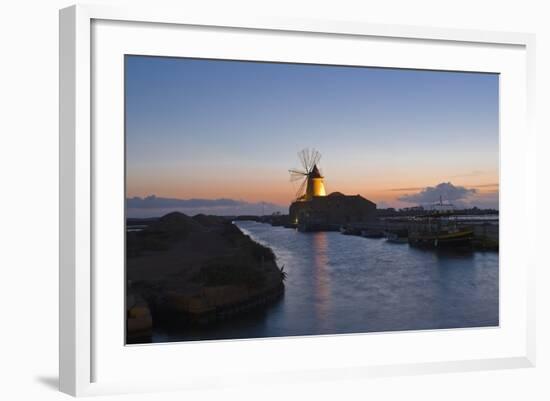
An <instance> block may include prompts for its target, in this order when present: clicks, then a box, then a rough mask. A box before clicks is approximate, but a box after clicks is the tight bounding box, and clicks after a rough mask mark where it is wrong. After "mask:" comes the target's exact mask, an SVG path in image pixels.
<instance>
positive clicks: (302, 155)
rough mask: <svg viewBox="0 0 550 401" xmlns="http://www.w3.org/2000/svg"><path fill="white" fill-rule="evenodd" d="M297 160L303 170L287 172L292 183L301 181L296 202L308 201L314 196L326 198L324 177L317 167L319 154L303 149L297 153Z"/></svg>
mask: <svg viewBox="0 0 550 401" xmlns="http://www.w3.org/2000/svg"><path fill="white" fill-rule="evenodd" d="M298 159H300V163H301V164H302V168H303V170H299V169H290V170H288V171H289V173H290V180H291V181H292V182H295V181H300V180H301V181H302V182H301V184H300V186H299V188H298V191H297V192H296V200H297V201H310V200H311V199H313V197H314V196H327V193H326V191H325V184H324V177H323V176H322V175H321V172H320V171H319V168H318V167H317V164H319V160H321V153H319V152H318V151H317V150H315V149H303V150H302V151H300V152H299V153H298Z"/></svg>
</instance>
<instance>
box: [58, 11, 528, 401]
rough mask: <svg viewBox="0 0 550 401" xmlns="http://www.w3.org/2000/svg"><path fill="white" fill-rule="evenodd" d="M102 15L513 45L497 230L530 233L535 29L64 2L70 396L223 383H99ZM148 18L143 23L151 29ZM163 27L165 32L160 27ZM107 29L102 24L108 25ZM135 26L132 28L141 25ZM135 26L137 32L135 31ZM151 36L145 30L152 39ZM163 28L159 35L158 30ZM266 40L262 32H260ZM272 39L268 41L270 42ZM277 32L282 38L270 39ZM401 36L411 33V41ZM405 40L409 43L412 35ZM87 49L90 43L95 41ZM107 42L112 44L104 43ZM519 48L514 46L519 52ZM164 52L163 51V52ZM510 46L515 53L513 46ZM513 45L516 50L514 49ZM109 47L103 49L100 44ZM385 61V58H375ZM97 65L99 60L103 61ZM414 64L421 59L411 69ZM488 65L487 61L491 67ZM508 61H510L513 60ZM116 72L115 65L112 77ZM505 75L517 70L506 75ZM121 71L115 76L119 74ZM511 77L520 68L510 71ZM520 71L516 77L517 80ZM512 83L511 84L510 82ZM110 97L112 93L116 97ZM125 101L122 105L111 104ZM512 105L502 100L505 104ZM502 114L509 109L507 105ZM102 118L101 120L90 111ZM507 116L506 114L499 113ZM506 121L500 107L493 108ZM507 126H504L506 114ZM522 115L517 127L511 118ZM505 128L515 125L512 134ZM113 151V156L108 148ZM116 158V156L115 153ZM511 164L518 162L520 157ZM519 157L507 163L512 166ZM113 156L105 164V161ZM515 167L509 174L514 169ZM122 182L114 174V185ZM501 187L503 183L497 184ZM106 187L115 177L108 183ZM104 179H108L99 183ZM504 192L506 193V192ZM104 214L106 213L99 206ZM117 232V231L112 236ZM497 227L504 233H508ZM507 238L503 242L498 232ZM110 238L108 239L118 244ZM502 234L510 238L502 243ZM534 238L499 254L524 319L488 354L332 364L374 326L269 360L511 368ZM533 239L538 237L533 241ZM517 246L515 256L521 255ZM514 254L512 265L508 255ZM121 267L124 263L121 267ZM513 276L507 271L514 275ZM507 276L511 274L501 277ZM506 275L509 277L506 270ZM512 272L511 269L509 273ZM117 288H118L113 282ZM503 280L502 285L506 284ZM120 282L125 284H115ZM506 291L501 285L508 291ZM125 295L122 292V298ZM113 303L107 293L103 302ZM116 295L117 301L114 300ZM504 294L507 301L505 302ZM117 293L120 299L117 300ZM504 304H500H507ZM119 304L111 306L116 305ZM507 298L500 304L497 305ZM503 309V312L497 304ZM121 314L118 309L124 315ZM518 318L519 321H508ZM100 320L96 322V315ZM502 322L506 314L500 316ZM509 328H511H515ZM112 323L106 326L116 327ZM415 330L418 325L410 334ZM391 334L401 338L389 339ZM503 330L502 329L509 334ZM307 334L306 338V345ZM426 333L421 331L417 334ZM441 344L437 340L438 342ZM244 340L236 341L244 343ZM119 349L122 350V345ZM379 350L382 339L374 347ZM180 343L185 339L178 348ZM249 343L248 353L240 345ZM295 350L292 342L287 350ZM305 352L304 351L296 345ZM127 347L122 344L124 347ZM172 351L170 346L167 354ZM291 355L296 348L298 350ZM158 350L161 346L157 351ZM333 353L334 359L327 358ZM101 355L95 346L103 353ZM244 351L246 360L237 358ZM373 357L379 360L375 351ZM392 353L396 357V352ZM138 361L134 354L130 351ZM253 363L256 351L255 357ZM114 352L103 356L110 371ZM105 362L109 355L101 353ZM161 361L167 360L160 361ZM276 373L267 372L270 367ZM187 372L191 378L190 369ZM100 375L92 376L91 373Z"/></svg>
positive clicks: (517, 358) (261, 345)
mask: <svg viewBox="0 0 550 401" xmlns="http://www.w3.org/2000/svg"><path fill="white" fill-rule="evenodd" d="M101 21H106V22H108V24H115V23H116V22H122V23H140V24H152V25H155V26H158V27H159V30H158V32H159V33H158V35H167V34H170V32H169V31H166V29H171V28H170V27H173V28H174V29H177V27H186V26H187V27H201V28H204V29H206V30H208V29H213V30H216V35H226V36H227V33H224V32H225V31H224V29H230V30H232V31H234V32H240V31H241V30H242V31H243V32H247V33H250V34H254V33H265V34H266V35H267V34H268V33H273V34H274V35H275V36H276V34H277V33H283V34H285V35H303V34H305V35H309V36H315V35H321V36H323V37H325V38H328V39H330V38H333V37H338V38H344V39H345V38H348V39H349V38H353V39H354V40H355V39H361V38H374V39H377V38H378V39H384V40H388V41H391V40H396V41H397V40H406V41H415V42H418V43H433V44H435V45H437V46H440V45H454V46H458V47H457V51H462V50H460V47H461V48H464V49H465V48H467V47H470V48H479V49H481V50H484V47H483V46H486V47H495V48H501V49H504V48H510V49H512V50H513V51H512V52H511V53H514V55H510V57H513V58H514V60H519V62H518V63H517V68H519V70H518V71H520V70H521V71H524V72H525V74H526V75H525V76H526V79H525V80H521V79H517V80H515V81H514V83H513V85H516V86H517V87H518V88H519V89H520V92H521V93H524V94H525V96H519V99H515V100H514V101H516V102H519V103H516V104H519V105H520V106H522V107H525V109H523V108H522V107H520V109H521V110H520V111H518V112H517V113H518V115H517V116H516V117H515V119H513V121H512V120H510V122H509V124H510V128H511V127H512V126H513V127H515V128H518V129H519V130H521V131H519V132H521V135H519V133H518V137H517V138H513V137H512V136H506V138H505V141H504V143H503V145H502V146H501V171H503V172H505V174H504V175H503V176H502V177H501V178H502V179H503V180H504V181H503V183H502V184H503V188H502V192H501V200H502V199H504V201H505V202H509V204H510V205H513V206H515V207H516V208H521V211H520V212H518V213H517V216H511V215H510V216H509V218H508V216H507V215H505V217H506V218H507V219H508V224H501V227H502V230H507V228H508V231H503V232H502V234H506V236H509V239H510V241H511V240H513V233H511V232H509V231H510V230H509V228H510V227H514V226H518V225H522V224H523V227H525V228H526V229H530V231H529V232H535V230H534V229H533V225H534V220H535V219H534V216H535V215H536V211H535V208H534V207H526V206H527V203H526V202H527V201H528V200H529V199H534V198H535V194H534V192H535V181H534V177H535V174H534V172H535V160H534V154H535V151H534V148H535V134H534V131H533V129H532V111H533V110H534V105H533V101H534V95H533V88H534V82H535V81H534V79H535V77H534V47H535V38H534V36H533V35H530V34H524V33H506V32H484V31H471V30H459V29H439V28H425V27H414V26H390V25H376V24H368V23H363V22H357V21H355V22H345V21H314V20H293V19H286V18H255V19H253V20H249V19H237V18H229V17H225V16H216V15H214V14H211V15H196V14H195V15H188V14H185V13H183V12H181V11H166V10H161V9H155V8H151V9H148V8H137V7H135V8H134V7H133V8H111V7H108V6H89V5H86V6H82V5H78V6H72V7H69V8H66V9H63V10H61V11H60V272H59V275H60V327H59V330H60V344H59V345H60V364H59V365H60V367H59V370H60V372H59V373H60V390H61V391H63V392H66V393H68V394H72V395H92V394H106V393H119V392H131V391H161V390H166V389H186V388H204V387H209V386H218V385H225V384H227V383H229V379H227V380H226V376H225V373H224V370H223V367H220V369H219V370H218V371H217V372H213V373H212V375H208V374H205V373H204V372H205V371H204V370H203V371H201V369H200V368H197V369H196V371H194V372H187V377H186V379H185V380H182V379H179V378H178V377H177V376H166V378H165V379H159V378H152V379H151V380H150V381H147V380H143V379H131V378H129V377H122V376H120V377H117V376H116V375H114V374H111V375H109V377H108V378H106V379H105V380H103V379H102V378H101V377H102V373H101V372H98V366H101V364H98V363H96V358H97V357H98V352H100V353H101V352H104V353H106V350H107V349H108V348H106V347H104V344H105V341H103V337H101V336H98V335H97V330H96V326H97V325H98V324H102V325H103V327H105V326H109V323H108V322H103V321H101V319H104V317H103V316H104V314H102V313H98V310H101V306H97V307H96V306H95V301H94V291H95V290H97V286H98V285H100V284H101V283H104V281H102V280H104V279H103V277H104V275H99V276H98V275H97V272H95V270H94V269H95V268H96V267H97V263H98V261H101V258H102V257H101V255H98V254H97V247H94V238H96V237H94V236H96V235H97V232H98V230H100V229H101V227H102V223H101V221H99V220H98V219H101V218H102V217H101V216H102V213H103V212H102V211H101V208H100V209H98V204H96V203H98V202H99V201H98V198H97V197H96V196H95V193H96V192H97V189H98V186H101V185H103V183H102V182H101V180H99V179H98V176H99V177H100V176H101V174H97V171H96V169H97V168H98V164H97V163H98V161H97V160H98V159H97V156H98V152H102V151H104V150H105V149H106V148H105V144H101V143H99V144H98V143H97V142H96V141H95V139H94V130H93V129H92V126H93V125H94V124H95V125H96V126H97V125H98V122H97V121H94V118H101V113H99V114H94V113H95V110H94V107H95V105H94V103H93V102H92V96H93V92H94V90H95V89H94V88H93V86H92V77H93V74H94V68H98V64H97V60H95V59H94V55H97V54H100V53H97V51H102V49H97V47H100V46H103V45H104V44H105V41H104V40H103V41H102V40H100V39H99V40H97V41H96V42H94V41H93V34H94V33H93V32H94V23H98V22H101ZM152 25H148V26H152ZM160 27H162V29H160ZM107 28H109V27H107ZM142 28H143V26H141V28H140V27H136V29H142ZM116 29H122V30H125V29H130V27H128V26H122V27H117V28H116ZM102 32H103V33H101V35H103V36H105V34H110V32H111V31H109V29H107V30H104V31H102ZM136 33H137V31H136ZM155 35H157V34H156V33H154V34H151V35H150V36H148V37H149V38H151V42H153V46H154V39H155V38H156V36H155ZM159 37H160V36H159ZM110 39H112V40H110V42H112V43H113V47H112V49H111V50H109V49H106V51H120V48H116V49H115V47H116V45H117V44H118V43H120V41H118V40H116V38H115V37H114V36H113V37H112V38H110ZM266 40H267V39H266ZM270 40H271V39H270ZM273 40H279V39H277V38H274V39H273ZM408 43H409V42H408ZM410 43H412V42H410ZM94 46H95V47H94ZM104 47H105V48H107V47H108V46H106V45H105V46H104ZM516 50H517V51H516ZM165 52H166V50H163V51H160V53H161V54H164V53H165ZM516 53H517V54H516ZM520 53H521V54H520ZM106 54H107V55H108V54H111V53H106ZM503 60H505V58H503V59H502V60H500V61H495V63H497V64H495V67H494V68H492V69H491V70H492V72H501V71H500V70H499V67H498V63H504V61H503ZM383 64H384V65H389V64H388V62H385V63H383ZM444 64H445V63H441V64H437V65H436V64H434V65H433V66H432V67H430V64H424V65H423V66H424V68H433V69H445V66H444ZM99 67H101V66H99ZM418 68H420V67H418ZM487 68H489V67H487ZM510 68H511V67H510ZM120 73H121V72H120V71H118V74H120ZM510 74H511V75H513V74H517V72H510ZM118 76H119V77H120V75H118ZM516 78H517V77H516ZM523 78H524V77H523ZM510 85H512V84H510ZM114 99H115V101H116V99H118V98H117V97H116V96H115V97H114ZM120 106H121V105H120V104H118V106H117V107H120ZM504 109H505V110H511V109H510V108H504ZM510 113H516V112H515V111H510ZM98 116H99V117H98ZM505 117H506V116H505ZM501 121H502V116H501ZM503 124H504V129H505V130H506V129H507V127H508V126H507V125H506V124H508V123H507V122H506V121H504V123H503ZM518 124H519V125H518ZM510 132H512V131H510ZM114 149H115V151H113V157H122V158H123V155H121V154H119V155H118V156H116V155H115V154H114V153H116V147H115V148H114ZM107 158H109V156H107ZM113 160H114V159H113ZM517 161H519V163H516V162H517ZM514 164H515V169H514V170H512V168H514ZM113 166H114V167H116V165H112V164H111V165H109V168H111V167H113ZM511 171H514V173H510V172H511ZM118 183H120V182H118ZM504 184H505V185H504ZM109 185H117V181H116V180H115V181H113V182H112V183H110V184H109ZM106 188H108V187H106ZM508 200H509V201H508ZM103 216H104V215H103ZM120 236H122V234H120ZM506 236H505V237H506ZM504 239H505V238H503V244H506V241H505V240H504ZM115 242H116V241H115ZM508 243H510V242H508ZM529 246H530V245H529V244H528V243H527V242H521V243H518V248H519V251H518V250H515V251H513V252H512V251H509V252H508V251H505V252H504V253H501V260H502V254H504V255H505V257H506V258H508V259H507V260H511V261H515V260H518V262H517V263H516V264H517V268H518V269H519V270H520V271H521V276H518V277H513V279H514V280H513V281H515V283H516V284H514V285H516V286H517V287H518V294H519V295H514V297H516V298H513V297H512V295H510V297H512V298H510V299H508V298H507V299H508V301H509V302H510V303H512V302H515V301H518V305H520V306H521V307H518V311H515V312H514V313H517V315H514V316H517V317H518V318H519V320H521V322H519V323H517V322H516V323H510V325H511V326H510V330H511V331H513V332H514V333H515V334H513V335H511V336H510V337H509V339H508V340H506V341H508V342H506V341H504V340H503V343H502V344H501V348H499V349H496V348H495V350H494V352H487V353H485V354H483V353H481V352H479V353H478V354H475V355H474V354H473V353H472V355H469V356H468V357H465V358H451V359H443V360H434V359H431V360H429V361H426V360H419V359H416V357H414V355H411V356H410V357H408V358H405V359H406V360H407V362H402V361H401V362H395V361H392V360H391V359H384V357H383V356H381V358H380V359H379V360H377V361H374V362H372V363H367V361H365V362H364V363H362V362H361V354H360V353H358V354H357V356H356V358H355V359H354V358H353V357H352V356H349V358H348V359H347V360H345V359H342V360H338V361H336V359H334V366H333V367H331V366H330V364H331V358H335V357H334V355H336V353H335V351H337V350H338V349H339V347H341V346H342V341H343V340H345V341H346V343H349V344H354V346H366V345H367V342H371V343H372V342H373V341H376V342H380V344H383V342H384V341H383V339H384V338H385V337H388V336H392V335H391V334H379V335H376V336H372V335H371V336H368V337H365V336H353V335H352V336H329V337H323V338H321V337H314V338H309V339H307V340H304V341H303V342H301V343H300V345H299V348H300V349H301V350H302V352H309V355H313V354H315V352H316V351H318V350H319V349H323V348H324V349H326V350H327V355H328V356H327V358H328V361H327V362H326V365H319V367H318V368H314V367H313V366H315V365H308V364H296V368H294V369H289V370H285V368H284V365H283V364H284V362H281V365H277V366H278V368H277V369H276V372H277V374H279V378H280V379H282V380H283V382H284V381H285V380H286V381H288V382H292V381H293V380H326V379H329V378H339V377H354V378H361V377H367V376H380V375H399V374H418V373H432V372H434V373H435V372H442V371H467V370H479V369H501V368H511V367H529V366H534V363H535V338H534V332H535V329H534V324H535V322H534V310H535V308H534V299H535V294H534V289H535V283H534V270H535V262H536V261H535V259H534V258H533V257H529V256H525V257H524V258H523V259H520V258H518V255H519V253H521V252H522V251H524V253H525V255H534V252H529V251H528V250H527V248H528V247H529ZM533 246H534V245H533ZM518 252H519V253H518ZM510 263H512V262H510ZM121 269H122V266H121ZM514 274H515V273H514ZM508 277H509V278H510V276H508ZM505 278H506V277H505ZM506 279H507V280H508V278H506ZM115 287H116V286H115ZM504 288H507V287H504ZM121 291H122V290H121ZM504 296H506V297H508V293H506V294H504ZM121 298H122V296H121ZM110 301H111V300H110ZM112 301H113V302H115V301H114V300H112ZM508 301H507V302H508ZM116 302H118V301H116ZM510 303H504V305H505V306H506V305H510ZM117 307H118V304H117ZM502 307H503V304H502V303H501V308H502ZM501 310H502V309H501ZM122 320H123V317H122V314H120V321H121V323H122ZM516 320H517V319H516ZM100 321H101V322H100ZM506 324H508V322H506ZM512 326H513V327H512ZM113 330H114V328H113ZM496 330H501V331H502V332H505V331H506V330H507V326H506V325H505V324H503V326H501V327H500V328H499V329H496ZM496 330H495V329H492V332H487V331H486V332H484V333H477V332H476V331H475V330H462V331H458V332H453V333H450V332H449V331H441V332H435V333H434V332H432V333H431V334H430V335H431V336H434V338H435V337H453V336H457V338H458V337H461V338H464V341H465V343H467V342H468V341H470V343H472V344H474V343H475V341H476V338H481V337H478V334H479V336H486V340H485V341H490V337H491V338H492V336H493V337H494V336H495V332H496ZM413 335H418V333H416V334H413ZM405 336H406V335H403V336H401V337H395V336H393V337H391V338H392V341H394V342H395V341H398V342H399V341H405V339H406V341H416V340H414V338H413V337H405ZM396 338H397V340H395V339H396ZM507 338H508V337H507ZM289 341H293V340H292V339H290V340H289V339H286V340H279V339H277V340H269V339H268V340H251V341H247V342H240V343H238V344H237V345H234V344H232V343H228V342H207V343H203V344H195V345H193V348H191V347H187V348H186V352H187V353H188V355H198V353H206V354H208V353H209V352H213V351H214V350H216V352H227V355H228V356H230V355H236V354H235V353H237V352H238V353H239V355H243V354H241V352H247V353H257V354H262V353H263V354H264V355H272V356H273V355H276V352H277V351H278V350H280V347H281V346H283V345H284V346H285V347H291V346H292V343H289ZM305 341H307V342H305ZM424 341H425V340H424ZM442 341H445V339H443V340H442ZM512 342H513V344H514V347H513V350H512V349H511V350H510V352H505V349H506V347H507V344H508V345H509V344H512ZM243 344H244V345H243ZM120 347H122V348H125V347H124V344H123V343H122V342H121V343H120ZM174 347H178V344H175V345H169V346H165V345H162V346H161V345H159V346H148V347H142V348H141V349H140V350H137V349H136V348H132V349H130V350H129V352H130V353H132V355H131V356H129V358H134V359H132V360H133V361H134V363H135V361H136V359H135V358H141V357H142V356H140V355H143V354H144V353H146V354H147V358H152V359H151V360H153V359H154V360H157V361H158V360H159V359H158V358H168V356H166V355H164V354H167V350H168V349H169V350H170V352H172V351H173V350H174V349H175V348H174ZM382 347H383V345H382ZM179 348H181V346H180V347H179ZM243 348H247V350H246V351H245V350H243ZM295 348H296V347H295ZM303 350H305V351H303ZM126 351H128V350H126ZM126 351H125V352H126ZM170 352H169V353H170ZM295 352H300V350H298V349H296V350H295ZM161 354H163V355H161ZM331 355H332V356H331ZM101 358H103V360H104V361H106V360H107V359H106V358H105V357H103V356H101V355H100V359H101ZM245 359H246V358H245ZM374 359H376V358H374ZM397 359H398V358H397ZM138 360H139V359H138ZM251 360H252V359H251ZM116 363H117V361H116V360H114V359H113V360H109V364H113V366H115V368H113V369H118V367H117V366H116ZM103 365H105V362H103ZM168 366H169V364H168ZM253 370H255V371H256V372H254V371H252V370H246V368H244V367H243V368H242V372H246V376H245V377H246V379H241V382H242V383H245V382H246V380H255V381H256V382H259V383H261V382H262V380H266V375H265V374H266V372H267V371H265V372H264V371H262V369H261V367H258V366H255V367H254V369H253ZM271 373H273V372H271ZM189 374H191V376H190V377H189ZM229 377H230V378H231V381H232V382H239V380H238V377H233V376H230V375H229V374H228V375H227V378H229ZM98 378H100V379H98Z"/></svg>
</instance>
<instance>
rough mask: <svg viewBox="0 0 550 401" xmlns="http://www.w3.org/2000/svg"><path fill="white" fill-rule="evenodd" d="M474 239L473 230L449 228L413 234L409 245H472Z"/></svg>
mask: <svg viewBox="0 0 550 401" xmlns="http://www.w3.org/2000/svg"><path fill="white" fill-rule="evenodd" d="M473 238H474V231H473V230H472V229H471V228H467V227H462V228H456V227H452V228H448V229H439V230H435V231H428V232H421V231H419V232H411V233H410V234H409V243H410V244H411V245H415V246H427V247H434V248H438V247H444V246H464V245H470V244H471V242H472V240H473Z"/></svg>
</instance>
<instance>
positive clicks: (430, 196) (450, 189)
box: [397, 182, 477, 204]
mask: <svg viewBox="0 0 550 401" xmlns="http://www.w3.org/2000/svg"><path fill="white" fill-rule="evenodd" d="M475 194H477V189H474V188H465V187H461V186H455V185H453V184H451V183H450V182H442V183H440V184H437V185H436V186H435V187H426V188H423V189H421V190H420V192H417V193H413V194H405V195H402V196H400V197H399V198H397V199H398V200H400V201H403V202H408V203H417V204H430V203H434V202H437V201H439V198H440V197H441V198H442V199H443V200H444V201H447V202H456V201H461V200H465V199H466V198H468V197H470V196H472V195H475Z"/></svg>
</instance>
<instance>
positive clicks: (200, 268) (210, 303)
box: [126, 213, 284, 343]
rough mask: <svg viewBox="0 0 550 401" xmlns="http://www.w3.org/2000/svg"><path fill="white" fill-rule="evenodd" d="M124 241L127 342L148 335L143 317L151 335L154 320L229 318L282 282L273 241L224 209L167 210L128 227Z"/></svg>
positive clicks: (276, 291)
mask: <svg viewBox="0 0 550 401" xmlns="http://www.w3.org/2000/svg"><path fill="white" fill-rule="evenodd" d="M126 249H127V266H126V269H127V270H126V275H127V280H128V289H127V300H128V302H127V306H128V325H127V327H128V333H127V342H128V343H136V342H146V341H147V340H146V339H147V333H148V331H147V326H148V324H147V322H149V341H150V333H151V332H152V330H153V329H154V327H160V328H162V327H169V326H175V325H177V326H181V327H182V329H183V330H185V327H187V326H196V325H204V324H210V323H213V322H216V321H219V320H224V319H230V318H231V317H233V316H236V315H238V314H243V313H246V312H248V311H250V310H251V309H254V308H261V307H263V306H264V305H267V304H268V303H270V302H271V301H274V300H276V299H277V298H278V297H279V296H280V295H281V294H282V291H283V289H284V286H283V278H284V273H282V272H281V270H279V268H278V267H277V264H276V262H275V255H274V254H273V252H272V251H271V249H269V248H267V247H264V246H262V245H260V244H258V243H256V242H254V241H253V240H252V239H250V237H248V236H246V235H244V234H243V233H242V232H241V231H240V230H239V229H238V228H237V227H236V226H234V225H233V224H232V223H231V221H229V220H227V219H225V218H223V217H217V216H206V215H197V216H194V217H189V216H186V215H185V214H182V213H170V214H168V215H166V216H164V217H162V218H160V219H159V220H158V221H155V222H153V223H152V224H151V225H149V226H148V227H146V228H145V229H143V230H142V231H139V232H128V233H127V246H126ZM146 309H148V311H149V315H148V314H147V310H146ZM134 327H135V328H136V330H134V329H133V328H134Z"/></svg>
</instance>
